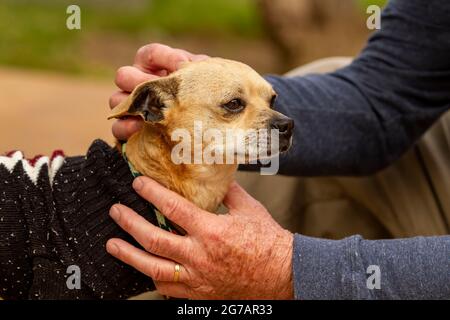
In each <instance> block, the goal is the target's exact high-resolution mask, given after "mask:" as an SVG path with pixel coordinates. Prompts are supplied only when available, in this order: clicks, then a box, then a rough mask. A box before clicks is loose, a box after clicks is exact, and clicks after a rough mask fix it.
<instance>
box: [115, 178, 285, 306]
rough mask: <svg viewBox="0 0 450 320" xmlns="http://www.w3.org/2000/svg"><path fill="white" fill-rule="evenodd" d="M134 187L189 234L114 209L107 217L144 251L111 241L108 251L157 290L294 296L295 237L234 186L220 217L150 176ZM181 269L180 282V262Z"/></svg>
mask: <svg viewBox="0 0 450 320" xmlns="http://www.w3.org/2000/svg"><path fill="white" fill-rule="evenodd" d="M133 187H134V188H135V190H136V191H137V192H138V193H139V194H140V195H141V196H142V197H143V198H145V199H146V200H148V201H149V202H151V203H153V204H154V205H155V206H156V207H157V208H158V209H159V210H160V211H161V212H162V213H163V214H164V215H165V216H166V217H167V218H168V219H170V220H171V221H173V222H174V223H176V224H178V225H179V226H181V227H182V228H183V229H184V230H186V232H187V235H186V236H180V235H175V234H172V233H170V232H167V231H165V230H163V229H161V228H159V227H157V226H154V225H153V224H151V223H149V222H148V221H147V220H145V219H144V218H143V217H141V216H140V215H138V214H137V213H135V212H134V211H133V210H131V209H129V208H127V207H125V206H123V205H119V204H118V205H114V206H113V207H112V208H111V211H110V215H111V217H112V218H113V219H114V220H115V221H116V223H118V224H119V226H120V227H122V228H123V229H124V230H125V231H127V232H128V233H129V234H131V235H132V236H133V237H134V238H135V239H136V241H138V242H139V243H140V244H141V245H142V247H143V248H145V250H146V251H143V250H141V249H138V248H136V247H134V246H132V245H130V244H129V243H127V242H125V241H123V240H121V239H111V240H109V241H108V243H107V246H106V248H107V251H108V252H109V253H110V254H112V255H113V256H115V257H116V258H118V259H120V260H122V261H123V262H125V263H127V264H129V265H131V266H132V267H134V268H136V269H137V270H139V271H140V272H142V273H144V274H146V275H148V276H149V277H151V278H152V279H153V280H154V282H155V286H156V288H157V290H158V291H159V293H161V294H163V295H167V296H171V297H178V298H190V299H292V298H293V285H292V269H291V267H292V248H293V235H292V234H291V233H290V232H289V231H287V230H284V229H283V228H282V227H281V226H280V225H278V224H277V223H276V222H275V221H274V220H273V219H272V217H271V216H270V214H269V213H268V212H267V210H266V209H265V208H264V207H263V206H262V205H261V204H260V203H259V202H258V201H256V200H255V199H253V198H252V197H251V196H250V195H249V194H247V193H246V192H245V191H244V190H243V189H242V188H241V187H240V186H239V185H238V184H237V183H233V184H232V186H231V187H230V190H229V191H228V194H227V195H226V197H225V199H224V204H225V205H226V206H227V207H228V209H229V213H228V214H224V215H215V214H212V213H209V212H206V211H204V210H201V209H200V208H198V207H196V206H195V205H194V204H192V203H191V202H189V201H187V200H186V199H184V198H183V197H181V196H180V195H178V194H176V193H174V192H172V191H170V190H168V189H166V188H164V187H162V186H161V185H160V184H158V183H157V182H155V181H154V180H151V179H150V178H146V177H139V178H137V179H135V181H134V183H133ZM176 264H179V265H181V272H180V274H179V281H178V282H175V281H174V280H175V279H174V274H175V265H176Z"/></svg>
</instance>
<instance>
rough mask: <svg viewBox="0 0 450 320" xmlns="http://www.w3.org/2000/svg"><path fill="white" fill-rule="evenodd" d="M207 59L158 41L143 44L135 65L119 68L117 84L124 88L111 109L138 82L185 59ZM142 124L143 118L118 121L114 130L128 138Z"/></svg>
mask: <svg viewBox="0 0 450 320" xmlns="http://www.w3.org/2000/svg"><path fill="white" fill-rule="evenodd" d="M206 58H208V56H206V55H195V54H192V53H190V52H187V51H185V50H181V49H174V48H171V47H168V46H165V45H162V44H158V43H152V44H148V45H146V46H143V47H141V48H140V49H139V50H138V51H137V53H136V57H135V58H134V64H133V65H132V66H124V67H121V68H119V69H118V70H117V73H116V78H115V83H116V85H117V86H118V87H119V89H120V90H119V91H117V92H115V93H114V94H113V95H111V97H110V99H109V106H110V107H111V109H112V108H114V107H115V106H117V105H118V104H119V103H120V102H121V101H122V100H123V99H125V98H126V97H127V96H128V94H129V93H130V92H131V91H133V89H134V88H135V87H136V86H137V85H138V84H140V83H142V82H144V81H149V80H154V79H157V78H159V77H162V76H166V75H168V74H170V73H172V72H174V71H176V70H177V69H178V67H179V65H180V63H182V62H187V61H198V60H203V59H206ZM141 125H142V119H141V118H140V117H136V118H128V119H124V120H116V121H115V122H114V124H113V126H112V132H113V135H114V136H115V137H116V138H117V139H119V140H127V139H128V138H129V137H130V136H131V135H132V134H133V133H135V132H136V131H137V130H139V128H140V126H141Z"/></svg>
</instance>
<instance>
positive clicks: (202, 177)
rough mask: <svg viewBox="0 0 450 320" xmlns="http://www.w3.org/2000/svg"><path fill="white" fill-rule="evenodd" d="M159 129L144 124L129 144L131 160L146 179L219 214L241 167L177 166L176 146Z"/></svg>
mask: <svg viewBox="0 0 450 320" xmlns="http://www.w3.org/2000/svg"><path fill="white" fill-rule="evenodd" d="M162 132H163V131H162V129H160V128H158V127H157V126H153V125H148V124H144V127H143V128H142V129H141V130H140V131H139V132H137V133H136V134H134V135H133V136H132V137H131V138H130V139H129V141H128V142H127V148H126V153H127V158H128V160H129V161H130V162H131V163H132V165H133V166H134V168H135V169H136V170H137V171H139V172H140V173H141V174H142V175H144V176H147V177H150V178H152V179H154V180H156V181H157V182H159V183H160V184H162V185H163V186H165V187H166V188H168V189H170V190H172V191H175V192H177V193H179V194H180V195H182V196H183V197H185V198H186V199H188V200H190V201H191V202H193V203H194V204H196V205H197V206H198V207H200V208H202V209H204V210H208V211H210V212H215V211H216V210H217V208H218V207H219V205H220V203H221V202H222V200H223V198H224V197H225V194H226V192H227V191H228V188H229V186H230V184H231V182H232V181H233V180H234V173H235V172H236V170H237V165H229V164H228V165H227V164H212V165H206V164H178V165H177V164H175V163H174V162H173V161H172V159H171V152H172V148H173V146H174V144H175V143H174V142H172V141H170V137H167V136H165V135H164V134H162Z"/></svg>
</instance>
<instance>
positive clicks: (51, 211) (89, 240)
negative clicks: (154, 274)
mask: <svg viewBox="0 0 450 320" xmlns="http://www.w3.org/2000/svg"><path fill="white" fill-rule="evenodd" d="M131 182H132V175H131V173H130V171H129V168H128V166H127V164H126V162H125V161H123V159H122V157H121V155H120V154H119V152H118V151H116V150H115V149H113V148H111V147H109V146H108V145H107V144H105V143H104V142H101V141H96V142H95V143H94V144H93V145H92V146H91V148H90V149H89V152H88V154H87V155H86V157H68V158H65V157H64V156H63V155H62V154H61V153H58V152H57V153H54V155H53V156H52V157H51V158H47V157H37V158H35V159H33V160H26V159H25V158H24V157H23V154H22V153H21V152H14V153H10V154H9V155H7V156H0V297H2V298H4V299H102V298H105V299H120V298H127V297H130V296H133V295H137V294H139V293H142V292H145V291H149V290H154V285H153V282H152V281H151V279H149V278H147V277H145V276H144V275H142V274H140V273H139V272H137V271H136V270H134V269H133V268H130V267H128V266H126V265H124V264H122V263H120V262H118V261H117V260H116V259H114V258H112V257H111V256H110V255H109V254H108V253H107V252H106V248H105V244H106V241H107V240H108V239H109V238H111V237H120V238H124V239H127V240H128V241H132V239H131V238H130V237H129V236H128V235H127V234H126V233H124V232H123V231H121V229H120V228H118V227H117V226H116V224H115V223H114V221H113V220H112V219H110V217H109V215H108V213H109V209H110V207H111V206H112V205H113V204H115V203H117V202H121V203H127V204H128V205H129V206H132V207H134V208H135V209H136V210H137V211H138V212H139V213H140V214H141V215H142V216H144V217H146V218H147V219H149V220H150V221H153V223H156V221H154V218H151V217H152V214H151V213H152V211H150V209H149V207H148V205H147V204H146V202H145V201H143V200H141V199H140V198H139V197H138V196H137V195H136V194H135V192H133V191H132V189H131V188H130V185H131ZM132 242H133V241H132ZM71 266H72V267H71ZM69 267H70V268H69ZM78 271H79V274H78V275H79V276H80V277H79V279H80V287H78V286H77V281H76V279H75V277H74V276H75V275H77V274H76V273H75V272H78ZM68 280H69V285H68V282H67V281H68Z"/></svg>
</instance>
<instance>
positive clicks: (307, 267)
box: [293, 235, 450, 299]
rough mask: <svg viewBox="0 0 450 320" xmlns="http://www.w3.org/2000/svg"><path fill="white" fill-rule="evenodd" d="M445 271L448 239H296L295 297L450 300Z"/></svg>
mask: <svg viewBox="0 0 450 320" xmlns="http://www.w3.org/2000/svg"><path fill="white" fill-rule="evenodd" d="M369 266H372V267H371V268H375V269H377V270H379V271H380V273H379V278H378V279H375V278H374V277H378V275H374V272H377V271H373V270H375V269H371V268H369ZM368 268H369V269H368ZM449 270H450V237H449V236H442V237H427V238H424V237H418V238H410V239H398V240H372V241H371V240H364V239H362V238H361V237H360V236H354V237H350V238H346V239H343V240H324V239H316V238H310V237H304V236H300V235H296V236H295V239H294V254H293V274H294V287H295V297H296V299H448V298H450V273H449ZM377 281H378V282H377ZM377 283H378V284H379V287H378V288H377V286H378V284H377Z"/></svg>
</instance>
